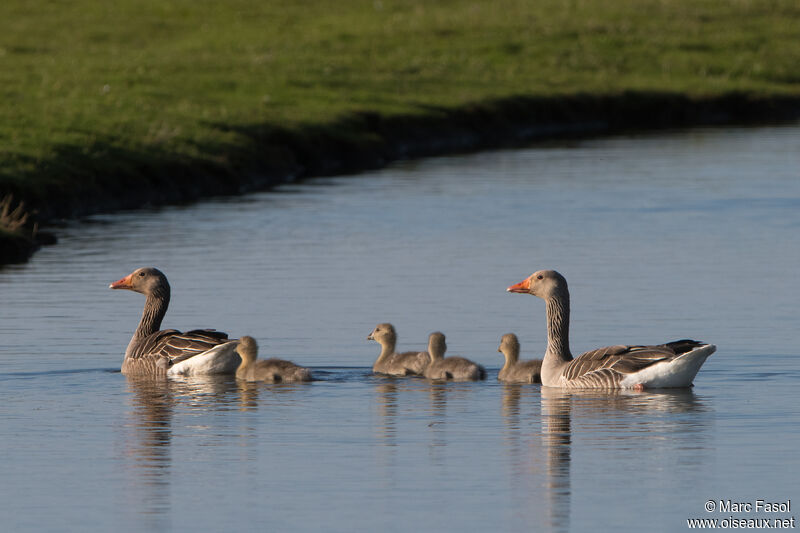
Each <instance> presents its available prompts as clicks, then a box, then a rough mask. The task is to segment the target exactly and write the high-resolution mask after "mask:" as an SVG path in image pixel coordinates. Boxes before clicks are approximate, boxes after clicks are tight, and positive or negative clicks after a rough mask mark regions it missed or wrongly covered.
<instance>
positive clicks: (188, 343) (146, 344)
mask: <svg viewBox="0 0 800 533" xmlns="http://www.w3.org/2000/svg"><path fill="white" fill-rule="evenodd" d="M227 340H228V334H227V333H223V332H221V331H215V330H213V329H195V330H191V331H187V332H186V333H182V332H180V331H178V330H176V329H166V330H162V331H158V332H156V333H154V334H153V335H150V336H149V337H147V338H146V339H144V341H143V342H142V343H141V344H140V345H139V346H138V350H137V354H136V356H137V357H145V356H146V357H156V358H165V359H166V360H168V361H169V364H171V365H172V364H175V363H178V362H180V361H183V360H185V359H188V358H190V357H192V356H195V355H197V354H200V353H203V352H206V351H208V350H210V349H211V348H213V347H214V346H217V345H219V344H222V343H224V342H227Z"/></svg>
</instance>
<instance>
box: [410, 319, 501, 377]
mask: <svg viewBox="0 0 800 533" xmlns="http://www.w3.org/2000/svg"><path fill="white" fill-rule="evenodd" d="M446 351H447V344H446V343H445V338H444V333H442V332H440V331H436V332H434V333H431V334H430V336H429V337H428V354H429V355H430V363H429V364H428V367H427V368H426V369H425V374H424V375H425V377H426V378H428V379H449V380H453V381H478V380H480V379H486V369H485V368H483V367H482V366H481V365H479V364H477V363H473V362H472V361H470V360H469V359H465V358H463V357H445V356H444V353H445V352H446Z"/></svg>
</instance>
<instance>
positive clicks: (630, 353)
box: [564, 345, 676, 380]
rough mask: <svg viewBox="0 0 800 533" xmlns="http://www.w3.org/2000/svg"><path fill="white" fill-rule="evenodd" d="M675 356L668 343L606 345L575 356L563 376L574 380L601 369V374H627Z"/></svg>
mask: <svg viewBox="0 0 800 533" xmlns="http://www.w3.org/2000/svg"><path fill="white" fill-rule="evenodd" d="M675 356H676V352H675V350H673V349H672V348H671V347H670V346H668V345H661V346H624V345H617V346H606V347H604V348H598V349H597V350H592V351H589V352H586V353H583V354H581V355H579V356H578V357H576V358H575V359H574V360H572V361H571V362H570V364H569V366H567V368H566V369H565V370H564V377H565V378H566V379H567V380H575V379H579V378H581V377H583V376H585V375H587V374H589V373H593V372H598V371H603V372H602V374H603V375H605V374H606V372H605V371H606V370H608V371H611V372H612V373H614V374H617V375H627V374H632V373H634V372H638V371H640V370H642V369H644V368H647V367H648V366H650V365H653V364H655V363H658V362H661V361H668V360H670V359H673V358H675Z"/></svg>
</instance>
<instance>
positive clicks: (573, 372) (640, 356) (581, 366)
mask: <svg viewBox="0 0 800 533" xmlns="http://www.w3.org/2000/svg"><path fill="white" fill-rule="evenodd" d="M506 290H507V291H509V292H515V293H521V294H533V295H534V296H538V297H539V298H542V299H543V300H544V301H545V304H546V309H547V351H546V352H545V354H544V361H543V362H542V384H543V385H546V386H548V387H562V388H568V389H626V388H632V389H636V390H643V389H645V388H667V387H689V386H691V384H692V380H693V379H694V377H695V376H696V375H697V372H698V371H699V370H700V367H701V366H702V365H703V363H704V362H705V360H706V358H707V357H708V356H709V355H711V354H712V353H714V351H715V350H716V349H717V348H716V346H714V345H713V344H706V343H702V342H698V341H693V340H688V339H684V340H680V341H674V342H668V343H666V344H659V345H656V346H628V345H617V346H607V347H605V348H599V349H597V350H592V351H590V352H586V353H584V354H581V355H579V356H578V357H576V358H574V359H573V357H572V353H571V352H570V350H569V290H568V288H567V280H566V279H564V276H562V275H561V274H559V273H558V272H556V271H555V270H539V271H538V272H534V273H533V274H531V275H530V277H528V278H526V279H525V280H523V281H521V282H519V283H516V284H514V285H511V286H510V287H508V289H506Z"/></svg>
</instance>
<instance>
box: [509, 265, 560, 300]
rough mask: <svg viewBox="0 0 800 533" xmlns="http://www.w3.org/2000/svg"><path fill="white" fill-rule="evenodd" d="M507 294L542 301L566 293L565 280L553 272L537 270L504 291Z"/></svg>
mask: <svg viewBox="0 0 800 533" xmlns="http://www.w3.org/2000/svg"><path fill="white" fill-rule="evenodd" d="M506 290H507V291H508V292H516V293H520V294H533V295H534V296H538V297H539V298H542V299H544V300H548V299H550V298H552V297H553V296H555V295H557V294H560V293H564V292H566V293H567V294H569V293H568V289H567V280H566V279H565V278H564V276H562V275H561V274H559V273H558V272H556V271H555V270H539V271H537V272H534V273H533V274H531V275H530V276H528V277H527V278H525V279H524V280H522V281H520V282H519V283H515V284H514V285H511V286H510V287H508V288H507V289H506Z"/></svg>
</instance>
